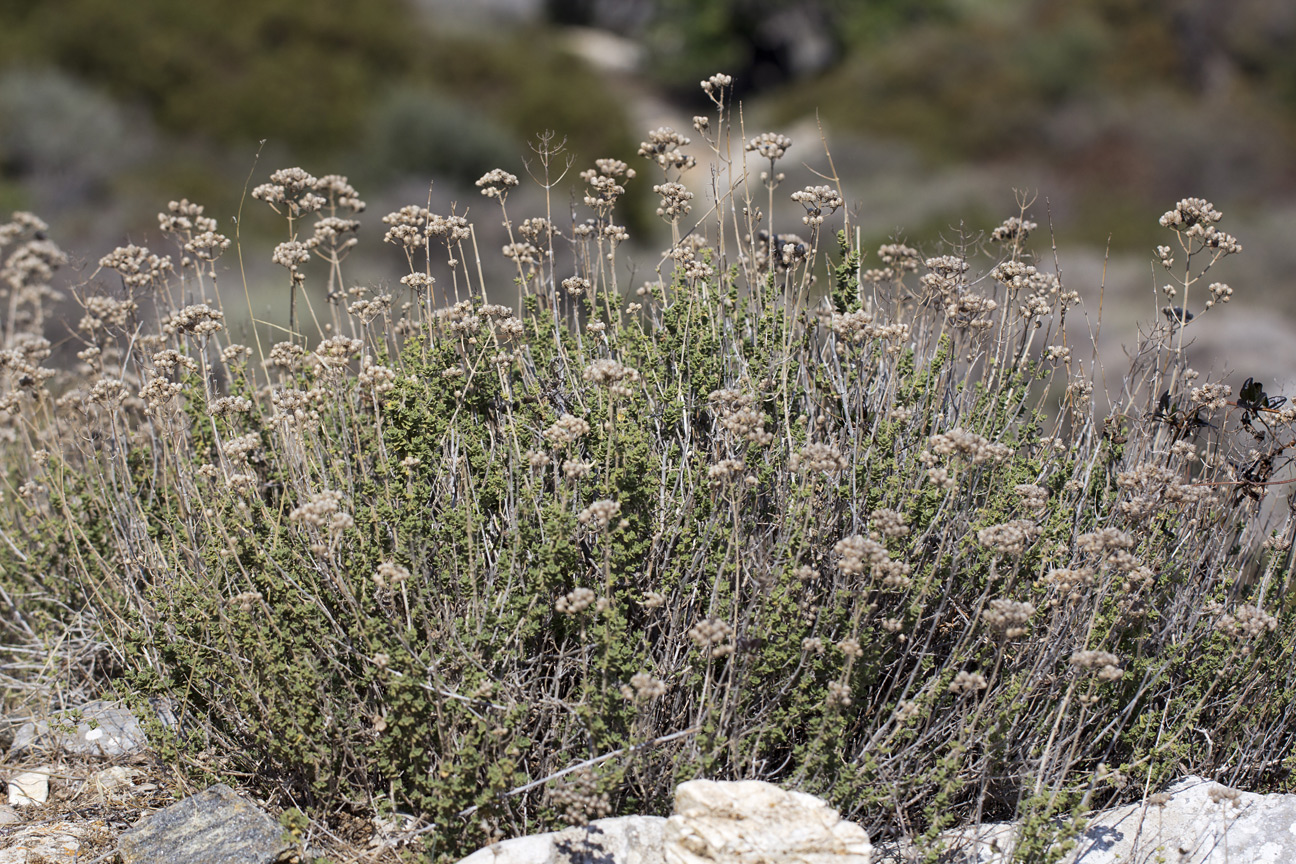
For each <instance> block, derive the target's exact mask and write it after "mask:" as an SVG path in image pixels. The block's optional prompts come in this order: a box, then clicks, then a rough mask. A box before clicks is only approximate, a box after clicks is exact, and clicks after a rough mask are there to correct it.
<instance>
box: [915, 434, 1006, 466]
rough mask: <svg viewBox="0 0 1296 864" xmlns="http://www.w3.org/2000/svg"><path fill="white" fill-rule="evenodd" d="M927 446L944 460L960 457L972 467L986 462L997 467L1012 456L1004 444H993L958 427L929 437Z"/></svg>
mask: <svg viewBox="0 0 1296 864" xmlns="http://www.w3.org/2000/svg"><path fill="white" fill-rule="evenodd" d="M927 445H928V446H929V447H930V448H931V451H932V452H933V453H935V454H936V455H937V456H944V457H946V458H948V457H950V456H962V457H963V458H965V459H968V460H970V461H971V462H972V464H973V465H983V464H985V463H986V462H992V463H994V464H996V465H997V464H999V463H1001V462H1003V461H1004V460H1005V459H1007V458H1008V457H1009V456H1011V455H1012V448H1011V447H1008V446H1007V445H1005V444H995V443H993V442H992V441H990V440H989V439H988V438H985V437H984V436H982V435H978V434H977V433H976V432H970V431H967V430H965V429H962V428H959V427H955V428H954V429H950V430H949V431H948V432H942V433H941V434H939V435H933V436H931V438H930V439H928V442H927Z"/></svg>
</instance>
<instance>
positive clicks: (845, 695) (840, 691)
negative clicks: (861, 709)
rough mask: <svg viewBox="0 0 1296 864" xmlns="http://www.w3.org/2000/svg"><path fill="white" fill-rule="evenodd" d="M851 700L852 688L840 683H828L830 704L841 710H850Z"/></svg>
mask: <svg viewBox="0 0 1296 864" xmlns="http://www.w3.org/2000/svg"><path fill="white" fill-rule="evenodd" d="M853 701H854V700H853V699H851V691H850V686H849V685H847V684H843V683H841V682H840V681H830V682H828V704H829V705H832V706H836V707H840V708H849V707H850V706H851V703H852V702H853Z"/></svg>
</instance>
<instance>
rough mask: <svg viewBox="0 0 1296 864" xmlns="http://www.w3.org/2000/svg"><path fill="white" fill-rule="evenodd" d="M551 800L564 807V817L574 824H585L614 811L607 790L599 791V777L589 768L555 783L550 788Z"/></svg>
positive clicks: (557, 805)
mask: <svg viewBox="0 0 1296 864" xmlns="http://www.w3.org/2000/svg"><path fill="white" fill-rule="evenodd" d="M549 800H550V802H551V803H552V804H553V805H554V806H556V807H561V808H563V818H564V819H566V820H567V822H568V823H569V824H572V825H584V824H586V823H588V822H591V821H593V820H595V819H602V818H603V817H605V816H607V815H609V814H610V813H611V812H612V802H611V799H610V798H609V797H608V794H607V793H606V792H600V791H599V788H598V778H597V777H595V776H594V773H593V772H592V771H590V770H589V769H588V768H582V769H581V770H579V771H575V772H573V773H571V774H568V775H567V776H565V777H563V778H562V779H560V780H559V781H558V782H557V783H555V784H554V786H552V787H551V788H550V790H549Z"/></svg>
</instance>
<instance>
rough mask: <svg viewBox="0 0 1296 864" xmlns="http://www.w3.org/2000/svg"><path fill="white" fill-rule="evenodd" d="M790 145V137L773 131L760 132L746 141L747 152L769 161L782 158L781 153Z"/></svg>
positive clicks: (772, 161)
mask: <svg viewBox="0 0 1296 864" xmlns="http://www.w3.org/2000/svg"><path fill="white" fill-rule="evenodd" d="M791 146H792V139H791V138H789V137H787V136H786V135H778V134H776V133H774V132H762V133H761V134H759V135H757V136H756V137H755V138H753V139H752V140H750V141H748V142H747V148H746V149H747V152H748V153H756V154H758V155H759V156H761V157H762V158H764V159H768V160H769V161H770V163H771V164H772V163H774V162H776V161H777V160H779V159H782V158H783V154H784V153H786V152H787V149H788V148H789V147H791Z"/></svg>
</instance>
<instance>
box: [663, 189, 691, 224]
mask: <svg viewBox="0 0 1296 864" xmlns="http://www.w3.org/2000/svg"><path fill="white" fill-rule="evenodd" d="M653 192H654V193H656V194H657V195H660V196H661V206H659V207H658V208H657V215H658V216H661V217H662V218H663V219H665V220H667V221H668V222H678V221H679V219H680V217H682V216H687V215H688V214H689V211H691V210H692V209H693V205H692V204H690V203H689V202H690V201H692V200H693V193H692V192H690V191H689V190H688V187H686V186H685V185H684V184H683V183H660V184H658V185H656V186H654V187H653Z"/></svg>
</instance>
